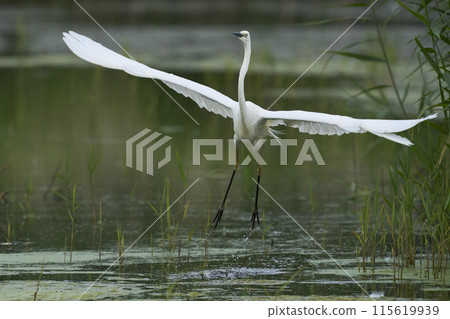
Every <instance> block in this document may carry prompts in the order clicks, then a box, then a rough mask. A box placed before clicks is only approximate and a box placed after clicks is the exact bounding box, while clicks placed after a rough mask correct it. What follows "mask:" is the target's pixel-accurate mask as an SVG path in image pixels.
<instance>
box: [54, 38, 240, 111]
mask: <svg viewBox="0 0 450 319" xmlns="http://www.w3.org/2000/svg"><path fill="white" fill-rule="evenodd" d="M63 35H64V37H63V40H64V42H65V43H66V44H67V46H68V47H69V48H70V50H72V52H73V53H74V54H76V55H77V56H78V57H80V58H81V59H83V60H86V61H88V62H91V63H94V64H97V65H101V66H103V67H105V68H110V69H116V70H123V71H125V72H127V73H129V74H131V75H134V76H138V77H144V78H152V79H157V80H161V81H162V82H163V83H165V84H166V85H167V86H168V87H170V88H171V89H173V90H174V91H176V92H178V93H180V94H183V95H184V96H186V97H189V98H191V99H192V100H194V101H195V102H196V103H197V104H198V105H199V106H200V107H201V108H205V109H207V110H208V111H211V112H213V113H216V114H220V115H222V116H223V117H233V109H234V108H235V107H236V105H237V102H236V101H234V100H232V99H230V98H229V97H228V96H226V95H224V94H222V93H220V92H218V91H216V90H214V89H212V88H210V87H207V86H205V85H202V84H199V83H197V82H194V81H191V80H188V79H185V78H182V77H179V76H176V75H173V74H171V73H166V72H162V71H159V70H156V69H153V68H150V67H148V66H146V65H144V64H142V63H139V62H137V61H134V60H132V59H129V58H127V57H125V56H123V55H121V54H118V53H116V52H114V51H112V50H110V49H108V48H106V47H104V46H103V45H101V44H100V43H97V42H95V41H93V40H91V39H90V38H88V37H86V36H83V35H81V34H78V33H76V32H73V31H69V33H66V32H64V33H63Z"/></svg>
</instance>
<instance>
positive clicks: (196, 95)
mask: <svg viewBox="0 0 450 319" xmlns="http://www.w3.org/2000/svg"><path fill="white" fill-rule="evenodd" d="M63 34H64V37H63V40H64V42H65V43H66V44H67V46H68V47H69V48H70V49H71V50H72V52H73V53H75V54H76V55H77V56H79V57H80V58H82V59H83V60H86V61H88V62H91V63H94V64H98V65H101V66H103V67H106V68H110V69H117V70H123V71H125V72H127V73H129V74H131V75H134V76H138V77H144V78H153V79H156V80H160V81H162V82H163V83H165V84H166V85H167V86H168V87H170V88H171V89H173V90H175V91H176V92H178V93H181V94H183V95H184V96H186V97H189V98H191V99H192V100H194V101H195V102H196V103H197V104H198V105H199V106H200V107H201V108H206V109H207V110H208V111H211V112H213V113H216V114H220V115H222V116H223V117H231V118H233V120H234V122H235V123H234V128H235V138H236V139H237V140H242V139H249V140H250V141H252V142H254V141H255V140H257V139H260V138H264V137H265V136H266V135H267V134H269V133H270V130H269V127H270V126H277V125H286V126H290V127H294V128H297V129H298V130H299V131H300V132H302V133H308V134H319V135H342V134H347V133H365V132H370V133H372V134H375V135H377V136H380V137H383V138H386V139H388V140H391V141H394V142H397V143H400V144H403V145H408V146H409V145H412V143H411V141H409V140H408V139H406V138H404V137H401V136H399V135H396V134H394V133H398V132H401V131H404V130H407V129H409V128H411V127H413V126H415V125H417V124H418V123H420V122H422V121H424V120H428V119H431V118H435V117H436V114H433V115H430V116H428V117H425V118H421V119H414V120H368V119H355V118H351V117H348V116H340V115H331V114H325V113H318V112H306V111H268V110H264V109H263V108H261V107H259V106H258V105H256V104H254V103H252V102H247V101H245V96H244V90H243V88H244V78H245V74H246V73H247V70H248V65H249V63H250V52H251V42H250V34H249V33H248V32H247V31H241V32H240V33H239V34H240V35H241V36H239V38H240V39H241V40H242V42H243V44H244V49H245V55H244V63H243V64H242V67H241V71H240V75H239V102H236V101H234V100H232V99H230V98H229V97H227V96H225V95H223V94H222V93H219V92H217V91H216V90H214V89H212V88H210V87H207V86H205V85H202V84H199V83H196V82H194V81H191V80H187V79H184V78H182V77H179V76H176V75H174V74H170V73H166V72H163V71H159V70H155V69H153V68H150V67H148V66H146V65H144V64H142V63H139V62H136V61H134V60H132V59H129V58H127V57H125V56H123V55H121V54H118V53H116V52H114V51H111V50H110V49H108V48H106V47H104V46H103V45H101V44H100V43H97V42H95V41H93V40H91V39H89V38H88V37H85V36H83V35H81V34H78V33H76V32H73V31H69V33H63Z"/></svg>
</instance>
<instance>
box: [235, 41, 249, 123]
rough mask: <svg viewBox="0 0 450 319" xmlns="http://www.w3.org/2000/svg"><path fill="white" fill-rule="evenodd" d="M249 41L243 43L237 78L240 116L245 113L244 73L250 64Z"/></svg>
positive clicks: (243, 115)
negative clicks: (241, 59)
mask: <svg viewBox="0 0 450 319" xmlns="http://www.w3.org/2000/svg"><path fill="white" fill-rule="evenodd" d="M251 51H252V50H251V46H250V43H248V44H244V61H243V62H242V66H241V70H240V71H239V80H238V100H239V108H240V110H241V116H242V117H245V115H246V111H247V108H246V104H245V93H244V80H245V75H246V74H247V71H248V66H249V64H250V56H251V54H252V52H251Z"/></svg>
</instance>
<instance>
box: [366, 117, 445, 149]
mask: <svg viewBox="0 0 450 319" xmlns="http://www.w3.org/2000/svg"><path fill="white" fill-rule="evenodd" d="M436 116H437V114H431V115H429V116H427V117H422V118H421V119H417V120H362V125H361V126H360V127H361V128H362V129H364V130H366V131H367V132H370V133H372V134H375V135H377V136H379V137H384V138H385V139H388V140H391V141H394V142H397V143H400V144H403V145H406V146H411V145H413V143H412V142H411V141H410V140H408V139H407V138H404V137H402V136H400V135H397V134H393V133H397V132H402V131H405V130H407V129H409V128H411V127H413V126H416V125H417V124H419V123H420V122H423V121H426V120H430V119H434V118H436Z"/></svg>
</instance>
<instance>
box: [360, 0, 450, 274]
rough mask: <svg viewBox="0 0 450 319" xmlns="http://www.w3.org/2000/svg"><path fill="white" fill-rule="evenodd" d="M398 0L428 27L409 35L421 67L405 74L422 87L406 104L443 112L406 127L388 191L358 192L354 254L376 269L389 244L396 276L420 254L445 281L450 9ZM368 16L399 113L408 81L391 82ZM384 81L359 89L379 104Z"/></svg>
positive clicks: (448, 205)
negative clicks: (410, 140)
mask: <svg viewBox="0 0 450 319" xmlns="http://www.w3.org/2000/svg"><path fill="white" fill-rule="evenodd" d="M397 2H398V3H399V4H400V5H401V6H402V8H403V9H405V10H407V12H409V13H411V14H412V15H413V17H414V18H416V19H418V20H420V21H421V22H422V23H423V25H424V26H425V27H426V33H425V34H424V35H421V36H417V37H415V38H414V43H415V45H416V50H415V52H414V55H416V56H417V58H418V61H419V66H418V67H417V68H416V69H414V71H413V72H412V73H411V74H410V75H409V76H408V77H411V76H413V75H416V73H420V75H421V76H422V78H423V87H422V91H421V96H420V98H419V99H417V101H415V103H414V105H411V107H415V108H416V109H417V110H418V117H420V116H423V115H424V114H425V112H436V113H439V114H440V118H441V119H440V120H439V121H436V122H433V123H427V124H424V125H420V126H418V127H417V128H415V129H414V130H411V132H410V133H409V134H410V135H411V136H413V137H414V142H415V145H414V146H412V147H411V148H402V149H401V151H400V152H399V153H398V154H397V155H396V156H395V158H394V160H393V161H392V162H391V163H390V165H389V168H388V173H389V186H390V187H389V191H387V192H385V191H383V190H382V189H381V188H380V187H377V188H376V189H375V190H374V191H373V192H370V193H364V195H363V201H364V207H363V209H362V210H361V215H360V221H361V229H360V231H359V232H358V233H355V235H356V237H357V238H358V241H359V248H358V249H357V255H358V256H359V255H361V257H362V266H363V270H364V271H365V270H366V268H365V264H366V258H368V257H369V256H370V257H371V265H372V271H374V267H375V255H376V251H377V252H379V253H380V254H381V255H383V254H384V253H385V252H386V248H387V247H386V246H389V247H390V248H388V249H387V250H388V251H387V252H388V253H390V255H391V258H392V265H393V268H394V280H395V279H396V278H397V279H401V278H402V274H403V271H404V269H405V268H408V267H417V266H418V265H417V262H418V261H419V263H420V269H421V271H422V268H424V270H425V271H424V274H425V276H427V277H428V278H433V279H441V280H442V281H445V279H446V274H447V270H448V259H449V247H450V241H449V235H450V234H449V230H450V227H449V226H450V224H449V223H450V219H449V213H448V212H449V211H450V185H449V181H450V176H449V165H450V159H449V145H450V122H449V117H450V98H449V96H450V73H449V70H448V62H446V61H448V58H449V52H450V40H449V31H450V29H449V25H448V23H447V22H448V15H449V8H448V4H447V6H446V4H445V3H444V2H442V1H422V2H421V3H418V4H405V3H402V2H400V1H397ZM374 22H375V24H376V25H377V34H378V42H379V44H380V47H381V50H382V52H383V56H384V58H383V61H384V63H386V66H387V68H388V69H389V74H390V77H391V83H392V89H393V90H394V91H395V95H396V97H397V101H398V104H399V105H400V107H401V110H402V113H403V114H406V113H413V112H414V111H413V110H410V109H409V108H410V107H408V106H407V105H406V103H405V100H406V98H407V97H408V94H409V93H410V91H409V89H410V85H409V84H408V85H407V86H406V87H405V88H404V90H403V91H400V89H399V87H398V86H397V85H395V79H394V75H393V73H392V71H391V68H390V65H389V62H388V61H389V57H388V55H387V54H386V50H385V47H384V44H383V42H384V40H383V38H384V35H383V33H382V32H381V31H380V27H379V22H377V21H376V20H375V21H374ZM386 23H387V22H386ZM386 87H387V86H385V85H383V86H378V87H374V88H372V89H371V90H366V91H365V92H363V94H366V95H367V96H368V97H370V98H371V99H372V100H374V101H380V102H382V103H384V102H386V100H385V99H383V98H379V99H376V98H374V95H373V91H378V92H379V94H380V95H379V96H380V97H384V95H383V94H382V93H381V89H384V88H386ZM385 222H387V223H386V224H387V225H385Z"/></svg>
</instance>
